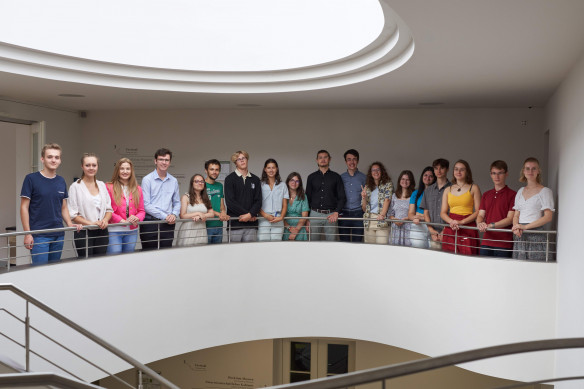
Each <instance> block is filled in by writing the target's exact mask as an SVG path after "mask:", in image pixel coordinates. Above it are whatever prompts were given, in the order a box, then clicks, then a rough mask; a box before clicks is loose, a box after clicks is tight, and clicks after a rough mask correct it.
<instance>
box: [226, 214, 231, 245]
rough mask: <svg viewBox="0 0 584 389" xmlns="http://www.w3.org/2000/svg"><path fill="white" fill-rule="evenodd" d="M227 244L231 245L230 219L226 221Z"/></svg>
mask: <svg viewBox="0 0 584 389" xmlns="http://www.w3.org/2000/svg"><path fill="white" fill-rule="evenodd" d="M227 243H231V219H229V220H227Z"/></svg>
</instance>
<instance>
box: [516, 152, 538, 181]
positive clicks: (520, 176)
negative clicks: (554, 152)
mask: <svg viewBox="0 0 584 389" xmlns="http://www.w3.org/2000/svg"><path fill="white" fill-rule="evenodd" d="M527 162H535V163H537V167H538V169H539V173H537V177H536V181H537V183H538V184H541V182H542V179H541V166H540V165H539V161H538V160H537V158H535V157H529V158H527V159H526V160H525V161H523V165H522V166H521V173H519V182H527V178H525V173H523V170H524V169H525V164H526V163H527Z"/></svg>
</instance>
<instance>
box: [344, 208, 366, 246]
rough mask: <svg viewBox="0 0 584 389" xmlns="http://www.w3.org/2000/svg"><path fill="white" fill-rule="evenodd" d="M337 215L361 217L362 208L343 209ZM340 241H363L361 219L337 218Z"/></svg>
mask: <svg viewBox="0 0 584 389" xmlns="http://www.w3.org/2000/svg"><path fill="white" fill-rule="evenodd" d="M339 217H360V218H362V217H363V211H362V210H360V209H359V210H354V211H346V210H343V212H342V214H340V215H339ZM339 238H340V239H341V242H363V220H339Z"/></svg>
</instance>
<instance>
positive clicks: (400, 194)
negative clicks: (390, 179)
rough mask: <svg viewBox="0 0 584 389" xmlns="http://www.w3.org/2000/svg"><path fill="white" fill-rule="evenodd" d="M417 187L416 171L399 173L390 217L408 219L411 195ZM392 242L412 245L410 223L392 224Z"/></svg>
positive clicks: (400, 244)
mask: <svg viewBox="0 0 584 389" xmlns="http://www.w3.org/2000/svg"><path fill="white" fill-rule="evenodd" d="M415 188H416V179H415V178H414V173H412V172H411V171H410V170H404V171H403V172H401V173H400V174H399V179H398V188H397V190H396V191H395V193H394V194H393V197H392V198H391V206H390V207H389V218H390V219H392V220H408V211H409V209H410V197H411V196H412V192H413V191H414V189H415ZM389 243H390V244H394V245H399V246H411V242H410V223H403V222H394V223H392V226H391V238H390V240H389Z"/></svg>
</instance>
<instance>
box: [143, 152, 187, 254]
mask: <svg viewBox="0 0 584 389" xmlns="http://www.w3.org/2000/svg"><path fill="white" fill-rule="evenodd" d="M171 161H172V152H171V151H170V150H168V149H165V148H162V149H158V150H156V153H154V165H155V166H156V169H155V170H154V171H153V172H152V173H150V174H148V175H147V176H145V177H144V178H143V179H142V194H143V196H144V209H145V210H146V217H145V218H144V221H153V220H158V221H164V223H159V224H143V225H141V226H140V240H141V243H142V250H155V249H157V248H158V239H159V233H158V231H159V229H160V248H163V247H171V246H172V241H173V239H174V227H175V223H176V219H178V217H179V215H180V194H179V189H178V181H177V180H176V178H174V177H173V176H172V175H170V173H168V168H169V167H170V162H171Z"/></svg>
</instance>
